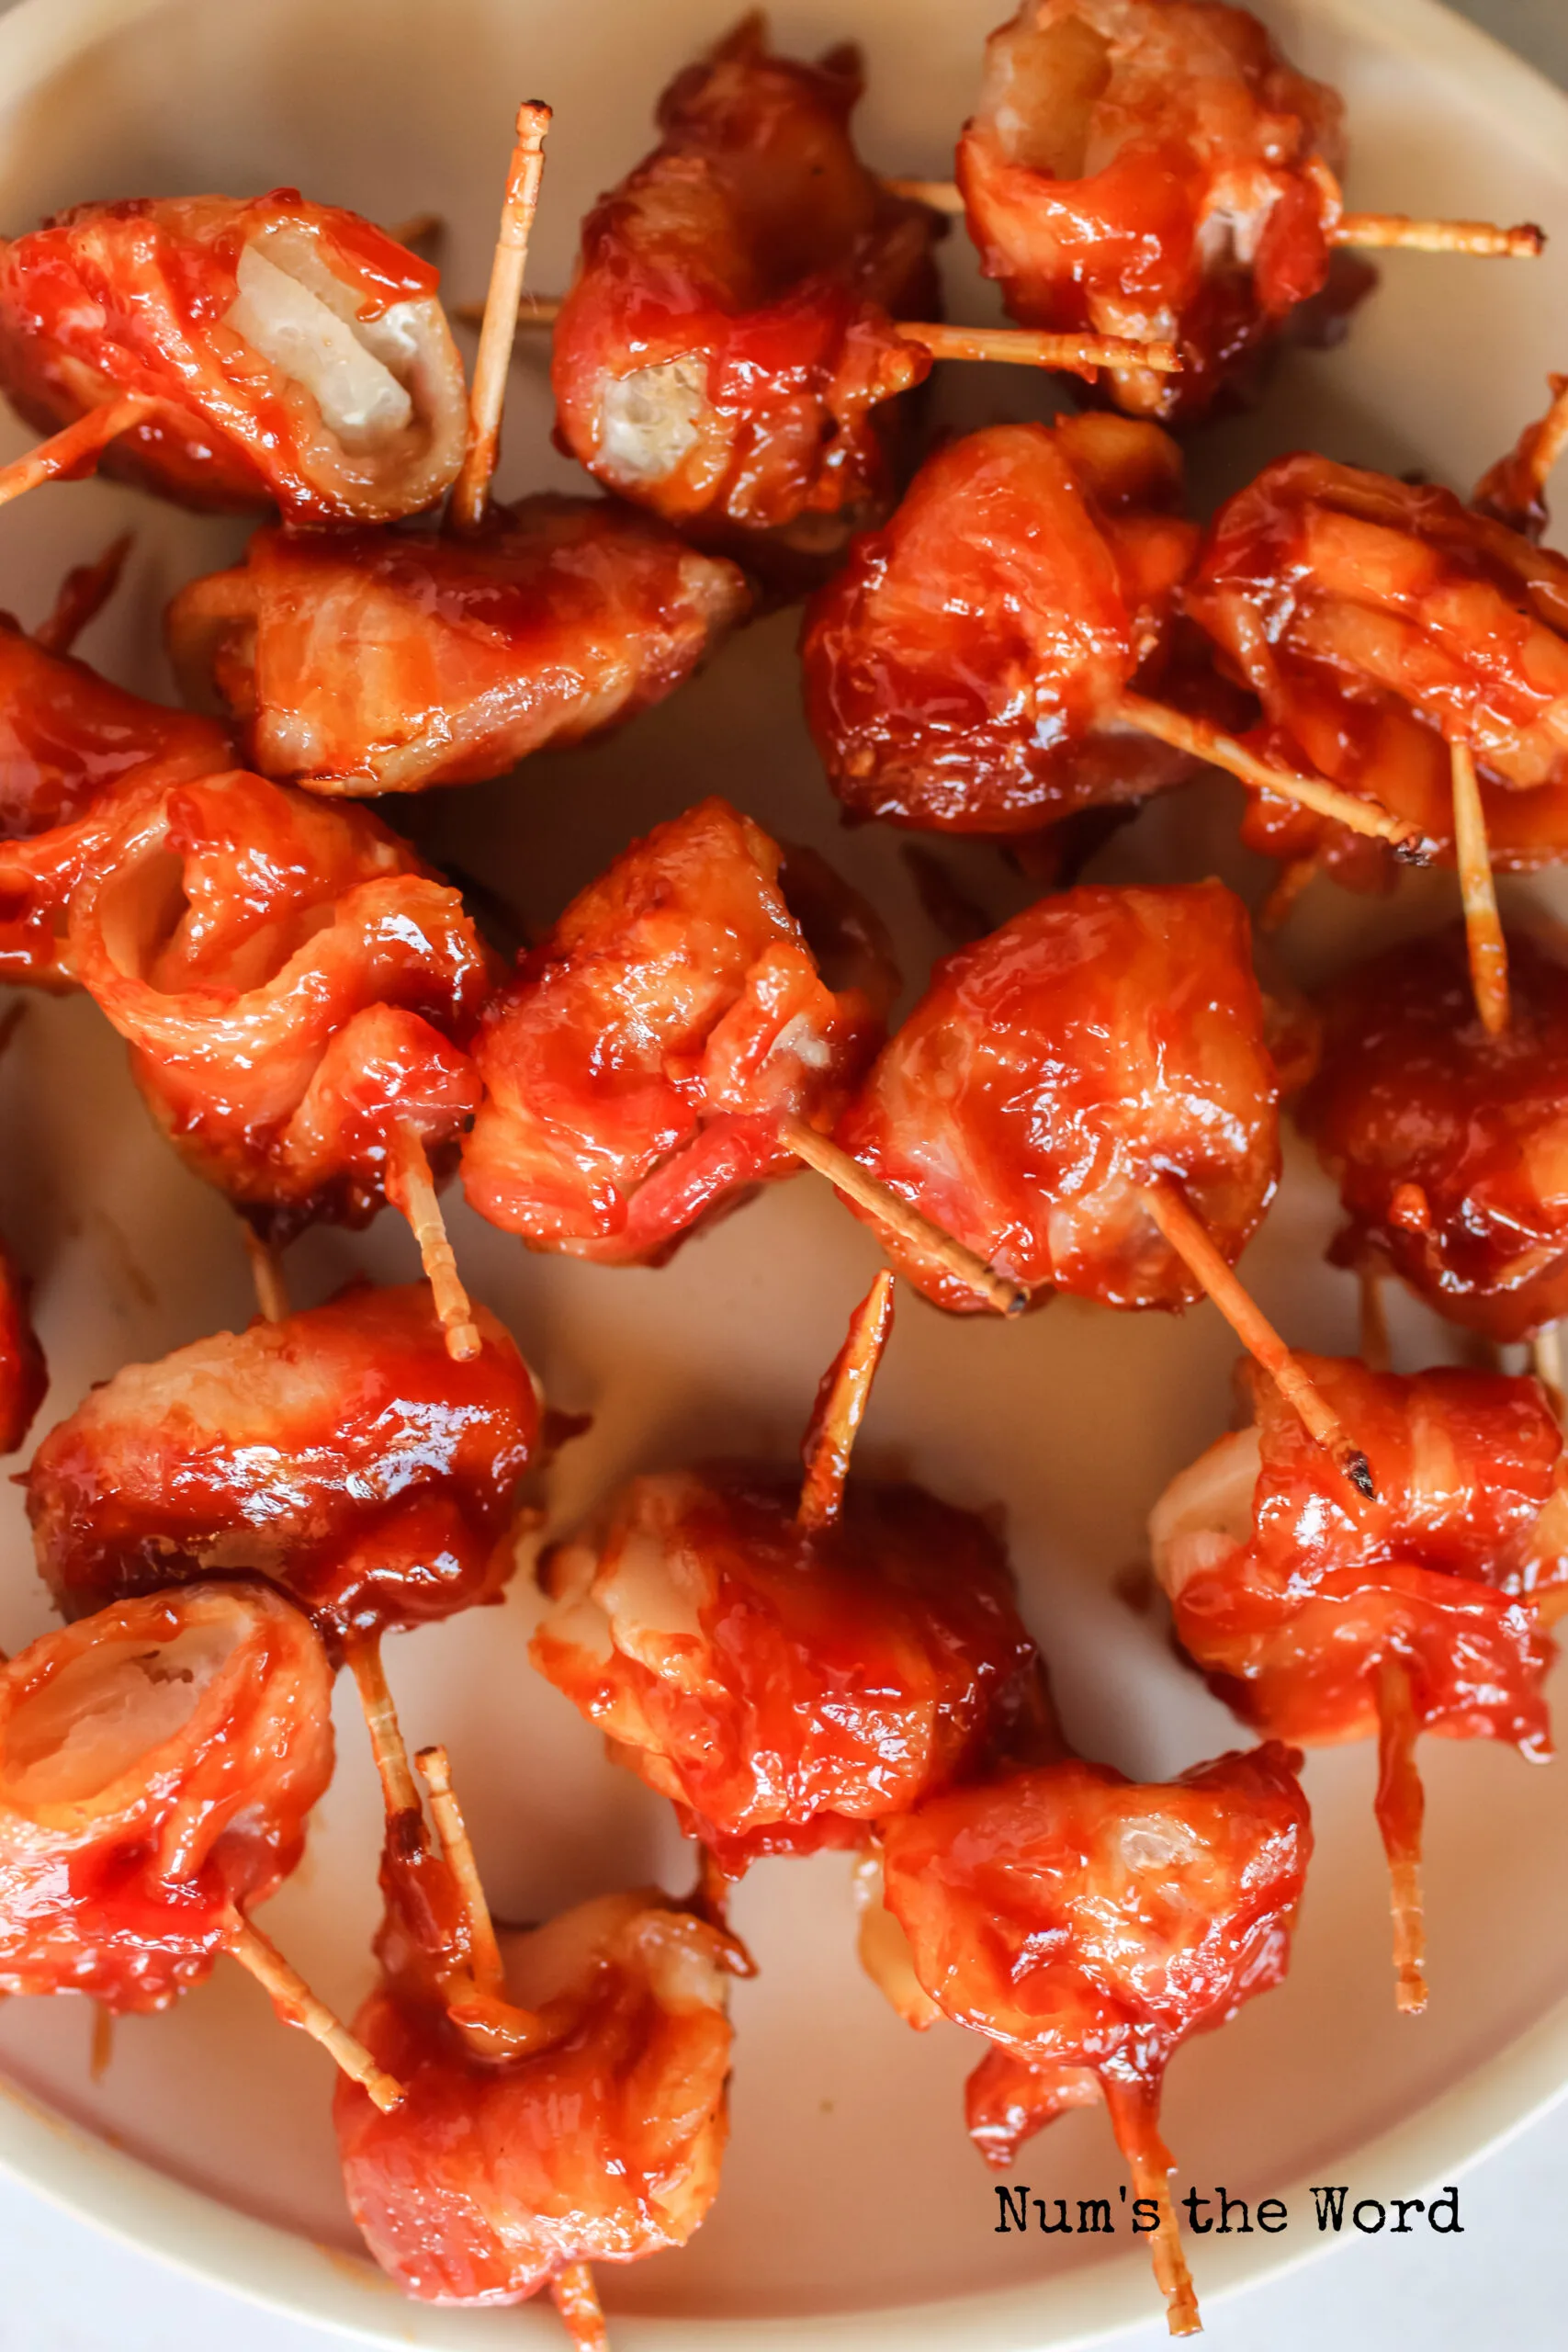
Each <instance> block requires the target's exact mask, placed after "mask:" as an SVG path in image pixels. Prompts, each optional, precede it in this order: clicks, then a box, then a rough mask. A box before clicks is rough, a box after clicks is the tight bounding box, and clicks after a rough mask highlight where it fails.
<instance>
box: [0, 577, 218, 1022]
mask: <svg viewBox="0 0 1568 2352" xmlns="http://www.w3.org/2000/svg"><path fill="white" fill-rule="evenodd" d="M232 757H233V752H232V748H231V744H230V741H229V738H228V735H227V733H226V732H225V730H224V729H222V728H221V727H220V726H217V725H216V724H215V723H214V722H213V721H212V720H211V719H207V718H192V717H191V716H189V715H188V714H187V713H186V712H185V711H178V710H169V709H166V708H165V707H164V705H163V704H162V703H155V702H144V701H143V700H142V698H141V695H133V694H129V693H127V691H126V689H125V688H124V687H123V686H116V685H111V684H110V683H109V681H108V680H107V678H100V677H99V676H98V674H97V673H96V671H95V670H91V669H89V668H88V666H87V664H86V663H85V662H76V661H73V660H72V659H71V658H70V656H69V655H66V654H60V653H53V652H48V651H46V650H45V649H44V648H43V647H42V646H41V645H39V644H36V643H35V642H34V640H33V639H31V638H30V637H27V636H24V634H23V632H22V631H21V629H19V628H17V624H16V623H15V622H14V621H13V620H11V619H10V618H9V616H6V615H0V979H6V980H10V981H13V982H28V983H30V984H32V985H33V986H35V987H46V988H62V987H65V986H67V985H68V984H69V980H70V973H69V970H68V968H67V965H66V962H65V958H64V955H63V934H64V910H65V907H66V903H67V901H68V899H69V898H70V895H71V892H72V890H73V888H74V887H75V884H76V882H77V881H78V879H79V878H80V876H82V875H83V874H84V873H85V871H86V869H87V867H88V866H89V865H90V864H92V862H93V861H94V859H95V858H96V856H97V855H99V854H100V853H101V850H102V844H103V842H104V841H105V839H106V838H107V831H108V830H109V829H110V827H111V826H112V823H113V813H112V812H113V811H114V810H115V809H117V808H118V804H119V801H120V800H121V799H122V798H123V797H125V793H126V791H127V790H128V789H129V787H130V784H131V782H132V780H133V779H134V778H135V777H136V776H137V774H138V771H139V770H141V769H142V768H145V767H147V766H149V765H150V764H153V765H155V766H156V768H157V771H158V773H159V774H160V775H165V776H169V777H178V776H186V775H207V774H209V772H211V771H212V770H214V769H217V768H223V767H227V766H228V765H229V763H230V762H231V759H232Z"/></svg>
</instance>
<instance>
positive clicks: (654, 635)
mask: <svg viewBox="0 0 1568 2352" xmlns="http://www.w3.org/2000/svg"><path fill="white" fill-rule="evenodd" d="M749 602H750V598H749V594H748V591H747V588H746V584H745V582H744V581H743V579H742V578H741V575H740V573H739V571H737V570H736V568H735V566H734V565H733V564H730V563H727V562H725V561H724V560H722V559H720V558H719V557H716V556H706V555H701V554H699V553H698V552H697V551H696V550H695V549H694V548H689V547H687V546H686V544H685V543H684V541H683V540H682V539H679V538H677V537H675V535H674V534H673V533H672V532H670V531H666V530H664V529H662V528H661V527H660V525H659V524H658V523H656V522H654V521H653V520H651V519H650V518H649V516H647V515H637V514H636V513H634V512H633V511H632V510H631V509H630V508H628V507H625V506H621V505H619V504H615V503H611V502H609V501H607V500H604V499H578V498H561V497H557V496H554V495H552V494H541V495H540V496H538V497H536V498H529V499H525V500H524V501H523V502H522V503H521V504H519V505H516V506H512V507H501V508H496V509H493V510H492V511H491V515H490V517H489V520H488V523H487V526H486V529H485V531H484V532H483V534H482V535H481V536H479V537H477V538H470V539H449V538H434V537H412V536H393V535H391V534H389V533H387V532H381V531H362V532H355V533H354V534H352V535H348V534H339V535H334V536H333V537H326V536H324V535H321V534H316V535H313V536H312V535H306V534H301V533H299V532H297V531H288V530H267V531H261V532H258V534H257V535H256V537H254V539H253V540H252V541H251V544H250V547H249V548H248V550H247V551H246V556H245V560H244V563H243V565H242V566H240V567H239V568H238V569H237V570H235V571H220V572H215V573H213V574H212V575H211V576H210V577H209V578H208V579H205V580H197V581H193V582H191V583H190V585H189V586H188V587H186V588H184V589H182V590H181V592H180V594H178V595H177V596H176V597H175V600H174V603H173V604H172V605H170V607H169V616H168V632H169V641H170V648H171V651H172V653H173V656H174V661H175V669H176V671H177V673H179V676H180V679H181V683H182V686H183V688H184V691H185V692H186V695H188V696H189V697H190V699H191V700H192V701H195V702H198V703H206V702H209V701H210V700H211V699H212V697H213V695H217V697H218V698H219V699H220V702H221V703H222V704H223V705H224V707H227V708H228V709H229V710H230V711H231V713H232V715H233V718H234V721H235V724H236V726H237V727H238V729H239V730H240V734H241V740H242V741H243V745H244V749H245V752H246V756H247V757H248V758H249V759H250V760H251V761H252V762H253V763H254V765H255V767H257V768H258V769H259V770H260V772H261V773H262V774H263V775H271V776H280V777H287V778H291V779H294V780H297V781H299V782H302V783H305V784H309V785H312V786H316V787H317V788H318V789H321V790H326V791H333V792H351V793H359V794H363V793H373V792H413V791H419V790H422V789H423V788H424V787H425V786H428V785H433V784H468V783H472V782H474V781H476V780H477V779H479V778H480V777H484V776H492V775H504V774H505V772H506V771H507V769H509V768H511V767H513V766H514V765H515V764H516V763H517V762H518V761H519V760H521V759H523V758H525V756H526V755H527V754H528V753H529V752H536V751H539V750H541V749H543V748H544V747H545V746H547V745H560V744H566V743H574V742H578V741H581V739H582V738H583V737H584V736H586V735H592V734H597V733H599V732H600V731H601V730H603V729H606V728H608V727H611V726H615V725H617V724H619V723H620V722H621V721H623V720H625V719H626V718H631V717H633V716H634V715H635V713H636V712H637V711H639V710H642V709H646V708H647V707H649V705H650V704H652V703H655V702H660V701H662V699H663V698H664V696H665V695H668V694H671V693H673V691H674V690H675V688H676V687H677V686H678V685H680V684H682V683H683V681H684V680H685V679H686V678H688V677H689V676H690V675H691V673H692V672H693V671H694V669H695V668H696V667H697V665H698V664H699V662H702V661H703V660H704V659H705V657H706V655H707V654H708V653H709V652H710V651H711V650H713V648H714V646H715V645H716V644H717V643H718V642H719V641H720V640H721V639H723V638H724V637H725V636H726V635H727V634H728V630H729V628H730V627H731V626H732V625H733V623H734V622H735V621H737V620H738V619H739V618H740V617H741V616H742V615H743V614H744V613H745V611H746V609H747V607H748V605H749ZM345 645H348V646H352V648H353V659H352V660H345V659H344V646H345Z"/></svg>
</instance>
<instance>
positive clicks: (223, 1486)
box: [27, 1283, 540, 1638]
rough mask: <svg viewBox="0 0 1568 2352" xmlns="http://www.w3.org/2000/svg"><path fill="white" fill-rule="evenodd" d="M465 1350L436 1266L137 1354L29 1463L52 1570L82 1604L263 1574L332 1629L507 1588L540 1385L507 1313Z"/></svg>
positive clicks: (64, 1591) (376, 1623) (64, 1592)
mask: <svg viewBox="0 0 1568 2352" xmlns="http://www.w3.org/2000/svg"><path fill="white" fill-rule="evenodd" d="M474 1319H475V1321H476V1323H477V1324H478V1327H479V1333H480V1337H481V1340H482V1342H483V1344H482V1346H481V1348H480V1350H479V1354H478V1355H477V1356H474V1357H472V1358H471V1359H470V1360H469V1361H468V1362H467V1363H454V1362H453V1361H452V1359H451V1358H450V1356H449V1355H448V1354H447V1352H446V1335H445V1333H444V1332H443V1330H442V1329H441V1326H440V1324H439V1322H438V1321H437V1319H436V1317H435V1314H434V1309H433V1307H432V1306H431V1303H430V1294H429V1291H428V1290H427V1289H426V1288H425V1286H424V1285H423V1283H418V1284H412V1285H411V1286H410V1287H408V1288H407V1289H400V1290H372V1289H369V1288H356V1289H353V1290H349V1291H345V1292H344V1295H342V1296H341V1297H339V1298H336V1299H334V1300H333V1302H332V1304H331V1305H330V1306H316V1307H310V1308H309V1309H307V1310H306V1311H305V1312H304V1313H302V1314H299V1315H290V1316H288V1317H287V1318H286V1319H285V1320H284V1321H283V1322H281V1323H262V1322H256V1323H253V1324H252V1325H251V1326H250V1328H249V1329H248V1330H245V1331H241V1332H234V1331H220V1332H218V1333H216V1334H215V1335H214V1336H213V1337H212V1338H211V1339H207V1340H197V1341H196V1343H195V1344H194V1346H191V1347H188V1348H180V1349H177V1350H176V1351H175V1353H174V1354H173V1355H169V1356H165V1357H164V1358H163V1359H162V1361H161V1362H159V1363H152V1364H129V1365H127V1366H125V1367H124V1368H123V1369H122V1370H121V1371H119V1372H118V1373H117V1374H115V1376H114V1378H113V1379H112V1380H109V1381H107V1382H106V1383H105V1384H104V1385H102V1386H100V1387H97V1388H95V1389H93V1390H92V1391H91V1393H90V1394H89V1395H88V1397H86V1398H85V1401H84V1402H83V1403H82V1404H81V1405H80V1406H78V1408H77V1409H76V1411H75V1412H74V1413H73V1414H72V1415H71V1416H70V1418H69V1419H67V1420H63V1421H61V1422H60V1423H58V1424H57V1426H56V1427H55V1428H54V1429H52V1430H51V1431H50V1433H49V1435H48V1436H47V1437H46V1438H45V1439H44V1441H43V1443H42V1444H41V1445H40V1446H39V1450H38V1452H37V1453H36V1454H35V1455H34V1457H33V1462H32V1465H31V1468H30V1469H29V1471H28V1482H27V1483H28V1511H29V1513H30V1515H31V1518H32V1522H33V1540H34V1544H35V1547H36V1550H37V1555H38V1565H39V1574H40V1575H41V1576H42V1577H43V1579H44V1581H45V1583H46V1584H47V1585H48V1586H49V1589H50V1590H51V1593H52V1594H53V1596H54V1598H55V1600H56V1602H57V1603H58V1604H59V1606H60V1607H61V1608H62V1609H63V1610H64V1611H66V1613H67V1614H68V1615H76V1614H78V1613H79V1612H80V1611H83V1610H87V1609H96V1608H98V1607H100V1606H102V1604H103V1603H104V1602H105V1601H107V1600H111V1599H115V1598H118V1597H119V1596H120V1595H122V1594H125V1593H133V1592H144V1591H147V1590H150V1589H154V1588H156V1587H159V1586H163V1585H166V1584H169V1583H171V1582H173V1581H175V1579H177V1578H179V1577H188V1576H194V1575H201V1574H204V1573H207V1572H209V1571H214V1572H216V1571H221V1572H225V1573H227V1572H231V1571H232V1570H234V1569H240V1570H243V1571H244V1572H245V1573H247V1574H254V1575H258V1576H266V1577H271V1578H273V1579H274V1580H276V1582H277V1583H279V1584H281V1585H283V1586H284V1587H285V1588H286V1589H288V1592H289V1594H290V1595H291V1597H292V1598H293V1599H294V1600H298V1601H299V1603H300V1604H301V1606H302V1607H304V1608H306V1609H307V1610H309V1611H310V1613H311V1615H312V1616H313V1617H315V1618H317V1619H318V1620H319V1621H320V1622H321V1623H322V1624H323V1625H324V1627H325V1628H326V1629H327V1630H328V1631H329V1632H330V1633H331V1634H332V1635H333V1637H334V1638H341V1636H342V1635H343V1634H346V1633H348V1632H350V1631H353V1632H357V1633H360V1634H379V1633H382V1632H384V1631H386V1630H387V1629H389V1628H398V1627H404V1626H410V1625H416V1624H421V1623H427V1622H428V1621H430V1620H432V1619H434V1618H440V1617H446V1616H448V1615H450V1614H451V1613H452V1612H453V1611H455V1610H458V1609H464V1608H468V1606H470V1605H471V1604H472V1603H473V1602H475V1601H483V1600H497V1599H499V1597H500V1594H501V1589H502V1586H503V1585H504V1583H505V1581H506V1578H507V1577H508V1576H509V1575H510V1573H511V1570H512V1566H513V1559H512V1551H511V1544H510V1528H511V1521H512V1517H513V1502H514V1498H515V1493H516V1487H517V1482H518V1480H519V1478H520V1477H521V1476H522V1475H523V1473H524V1471H525V1469H526V1468H527V1467H528V1465H529V1464H530V1462H532V1461H533V1460H534V1458H535V1456H536V1453H537V1451H538V1447H539V1440H540V1429H539V1404H538V1398H537V1395H536V1390H535V1386H534V1383H533V1380H532V1377H531V1376H530V1374H529V1371H528V1367H527V1365H526V1364H525V1363H524V1361H523V1358H522V1357H521V1356H520V1355H519V1354H518V1352H517V1350H516V1348H515V1346H514V1345H513V1341H512V1340H511V1338H510V1337H509V1336H508V1334H507V1333H506V1331H505V1330H503V1329H502V1326H501V1325H500V1324H499V1323H498V1322H497V1321H496V1319H495V1317H494V1316H492V1315H491V1314H490V1313H489V1312H488V1311H487V1310H486V1309H485V1308H484V1307H482V1306H476V1307H475V1309H474Z"/></svg>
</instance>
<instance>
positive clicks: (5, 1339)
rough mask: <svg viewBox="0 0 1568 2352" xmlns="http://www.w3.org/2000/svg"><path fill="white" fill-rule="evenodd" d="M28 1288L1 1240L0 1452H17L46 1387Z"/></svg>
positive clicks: (26, 1281)
mask: <svg viewBox="0 0 1568 2352" xmlns="http://www.w3.org/2000/svg"><path fill="white" fill-rule="evenodd" d="M29 1289H30V1284H29V1283H28V1279H27V1276H26V1275H25V1274H24V1273H23V1272H22V1270H21V1268H20V1267H19V1266H18V1265H17V1261H16V1260H15V1258H13V1256H12V1255H11V1252H10V1250H8V1249H7V1248H6V1244H5V1242H4V1241H0V1453H16V1452H17V1448H18V1447H19V1446H20V1444H21V1442H22V1440H23V1439H24V1438H25V1437H26V1436H27V1433H28V1430H29V1429H30V1428H31V1426H32V1419H33V1415H34V1414H35V1413H36V1412H37V1411H38V1408H39V1406H40V1405H41V1404H42V1403H43V1399H44V1392H45V1390H46V1389H47V1388H48V1386H49V1367H48V1365H47V1364H46V1363H44V1360H43V1350H42V1348H41V1347H40V1346H39V1337H38V1333H37V1332H36V1331H35V1330H34V1329H33V1321H32V1317H31V1315H30V1313H29V1312H28V1291H29Z"/></svg>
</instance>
